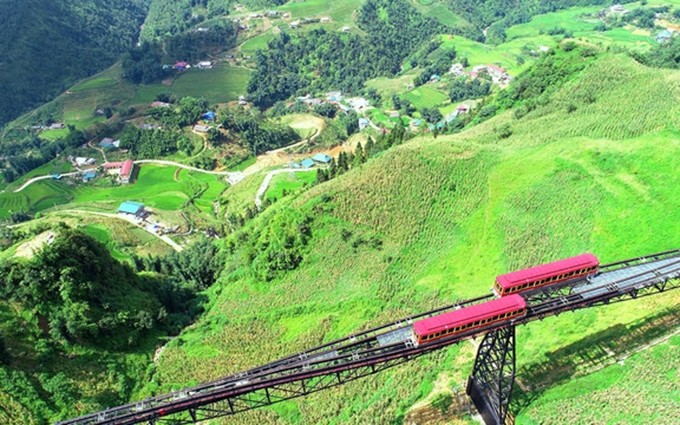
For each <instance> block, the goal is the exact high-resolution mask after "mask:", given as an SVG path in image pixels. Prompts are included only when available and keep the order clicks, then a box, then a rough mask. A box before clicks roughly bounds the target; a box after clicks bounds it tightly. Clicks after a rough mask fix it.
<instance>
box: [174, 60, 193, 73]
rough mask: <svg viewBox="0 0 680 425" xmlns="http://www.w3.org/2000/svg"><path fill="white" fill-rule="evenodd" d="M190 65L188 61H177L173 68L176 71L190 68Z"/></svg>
mask: <svg viewBox="0 0 680 425" xmlns="http://www.w3.org/2000/svg"><path fill="white" fill-rule="evenodd" d="M189 67H190V65H189V64H188V63H186V62H176V63H175V65H174V66H173V68H174V69H175V70H176V71H184V70H185V69H187V68H189Z"/></svg>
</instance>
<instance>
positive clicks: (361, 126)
mask: <svg viewBox="0 0 680 425" xmlns="http://www.w3.org/2000/svg"><path fill="white" fill-rule="evenodd" d="M366 127H368V120H367V119H366V118H359V131H361V130H363V129H365V128H366Z"/></svg>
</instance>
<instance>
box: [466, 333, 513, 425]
mask: <svg viewBox="0 0 680 425" xmlns="http://www.w3.org/2000/svg"><path fill="white" fill-rule="evenodd" d="M514 383H515V327H514V326H510V327H508V328H503V329H498V330H495V331H493V332H489V333H487V334H486V335H485V336H484V339H483V340H482V343H481V344H480V345H479V350H478V351H477V358H476V359H475V366H474V368H473V369H472V374H471V375H470V378H469V379H468V384H467V394H468V395H469V396H470V398H471V399H472V402H473V403H474V405H475V407H476V408H477V410H478V411H479V413H480V415H481V416H482V419H483V420H484V423H486V425H505V423H506V418H507V416H508V406H509V405H510V396H511V393H512V387H513V385H514Z"/></svg>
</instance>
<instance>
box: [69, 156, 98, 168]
mask: <svg viewBox="0 0 680 425" xmlns="http://www.w3.org/2000/svg"><path fill="white" fill-rule="evenodd" d="M96 163H97V160H96V159H94V158H86V157H83V156H79V157H76V158H73V164H74V165H75V166H76V167H82V166H84V165H94V164H96Z"/></svg>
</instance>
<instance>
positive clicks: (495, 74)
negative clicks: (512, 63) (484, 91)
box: [470, 65, 512, 85]
mask: <svg viewBox="0 0 680 425" xmlns="http://www.w3.org/2000/svg"><path fill="white" fill-rule="evenodd" d="M483 72H486V73H488V74H489V76H490V77H491V81H492V82H493V83H494V84H499V85H506V84H508V83H510V81H511V80H512V77H510V75H508V73H507V72H506V71H505V69H503V68H501V67H500V66H497V65H477V66H475V67H474V68H472V72H470V77H472V78H477V77H479V74H481V73H483Z"/></svg>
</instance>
